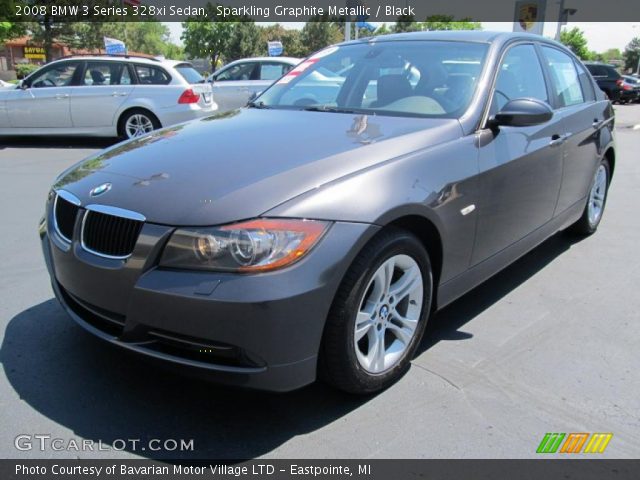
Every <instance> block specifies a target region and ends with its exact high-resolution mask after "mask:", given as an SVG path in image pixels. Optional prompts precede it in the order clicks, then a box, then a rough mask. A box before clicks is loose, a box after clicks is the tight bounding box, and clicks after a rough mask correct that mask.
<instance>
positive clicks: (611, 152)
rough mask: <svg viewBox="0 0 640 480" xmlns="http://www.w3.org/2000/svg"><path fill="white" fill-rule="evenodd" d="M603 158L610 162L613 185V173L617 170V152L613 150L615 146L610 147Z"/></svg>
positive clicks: (610, 176)
mask: <svg viewBox="0 0 640 480" xmlns="http://www.w3.org/2000/svg"><path fill="white" fill-rule="evenodd" d="M603 158H605V159H607V161H608V162H609V183H611V179H612V178H613V172H614V170H615V168H616V151H615V149H614V148H613V145H609V146H608V147H607V149H606V150H605V152H604V155H603Z"/></svg>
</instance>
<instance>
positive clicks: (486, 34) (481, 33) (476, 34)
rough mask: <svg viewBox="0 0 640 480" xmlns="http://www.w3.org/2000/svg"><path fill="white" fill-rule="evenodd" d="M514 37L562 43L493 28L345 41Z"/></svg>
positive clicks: (492, 40) (477, 40) (505, 38)
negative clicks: (497, 30)
mask: <svg viewBox="0 0 640 480" xmlns="http://www.w3.org/2000/svg"><path fill="white" fill-rule="evenodd" d="M512 39H526V40H535V41H539V42H546V43H550V44H556V45H561V44H560V43H558V42H556V41H554V40H550V39H548V38H545V37H542V36H540V35H535V34H532V33H519V32H496V31H491V30H436V31H424V32H405V33H391V34H388V35H380V36H377V37H365V38H362V39H359V40H351V41H350V42H344V43H358V42H363V41H372V40H374V41H393V40H431V41H459V42H482V43H492V42H495V41H501V42H506V41H508V40H512Z"/></svg>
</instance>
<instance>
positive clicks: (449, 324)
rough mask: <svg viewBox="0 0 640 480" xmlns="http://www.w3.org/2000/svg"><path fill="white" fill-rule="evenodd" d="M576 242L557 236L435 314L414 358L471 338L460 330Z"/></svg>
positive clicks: (569, 237)
mask: <svg viewBox="0 0 640 480" xmlns="http://www.w3.org/2000/svg"><path fill="white" fill-rule="evenodd" d="M580 240H581V238H580V237H578V236H575V235H571V234H569V233H564V232H559V233H557V234H556V235H554V236H553V237H551V238H549V239H548V240H546V241H545V242H543V243H542V244H541V245H539V246H538V247H537V248H535V249H534V250H532V251H531V252H529V253H527V254H526V255H525V256H523V257H522V258H520V259H519V260H517V261H516V262H514V263H513V264H511V265H509V266H508V267H507V268H505V269H504V270H502V271H500V272H499V273H497V274H496V275H494V276H493V277H491V278H490V279H489V280H487V281H486V282H484V283H483V284H481V285H479V286H478V287H476V288H474V289H473V290H471V291H470V292H469V293H467V294H465V295H464V296H463V297H461V298H460V299H458V300H456V301H455V302H453V303H451V304H450V305H448V306H446V307H445V308H443V309H442V310H440V311H439V312H437V313H436V314H435V315H434V316H433V317H432V318H431V320H430V321H429V324H428V325H427V330H426V332H425V336H424V338H423V340H422V343H421V344H420V346H419V347H418V351H417V352H416V356H417V355H420V354H421V353H422V352H424V351H426V350H428V349H429V348H431V347H432V346H433V345H435V344H436V343H438V342H440V341H443V340H465V339H468V338H471V337H472V335H471V334H470V333H466V332H462V331H460V328H461V327H463V326H464V325H465V324H466V323H467V322H469V321H470V320H472V319H474V318H475V317H477V316H478V315H480V314H481V313H482V312H483V311H484V310H486V309H487V308H489V307H490V306H491V305H493V304H494V303H497V302H499V301H500V300H501V299H502V297H504V296H505V295H507V294H508V293H509V292H511V291H512V290H514V289H516V288H517V287H519V286H520V285H522V284H523V283H524V282H526V281H527V280H528V279H529V278H531V277H532V276H534V275H535V274H536V273H538V272H539V271H540V270H542V269H543V268H544V267H545V266H546V265H548V264H549V263H551V262H552V261H553V260H554V259H555V258H556V257H558V256H560V255H562V254H563V253H564V252H566V251H567V250H569V248H571V245H573V244H574V243H577V242H579V241H580Z"/></svg>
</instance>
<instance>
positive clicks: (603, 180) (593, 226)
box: [568, 158, 611, 236]
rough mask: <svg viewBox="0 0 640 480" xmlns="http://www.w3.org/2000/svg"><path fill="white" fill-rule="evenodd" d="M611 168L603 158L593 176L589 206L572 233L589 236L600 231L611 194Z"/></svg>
mask: <svg viewBox="0 0 640 480" xmlns="http://www.w3.org/2000/svg"><path fill="white" fill-rule="evenodd" d="M610 172H611V167H610V166H609V162H608V161H607V159H605V158H603V159H602V160H601V161H600V164H599V165H598V168H597V169H596V172H595V174H594V175H593V181H592V182H591V187H590V188H589V195H588V196H587V204H586V205H585V207H584V210H583V212H582V216H581V217H580V219H579V220H578V221H577V222H576V223H574V224H573V225H571V226H570V227H569V228H568V231H569V232H570V233H573V234H576V235H580V236H587V235H591V234H592V233H594V232H595V231H596V230H597V229H598V225H600V221H601V220H602V215H604V208H605V206H606V204H607V196H608V193H609V181H610V179H611V173H610Z"/></svg>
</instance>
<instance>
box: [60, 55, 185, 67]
mask: <svg viewBox="0 0 640 480" xmlns="http://www.w3.org/2000/svg"><path fill="white" fill-rule="evenodd" d="M65 60H88V61H107V62H136V63H146V64H148V65H164V66H167V67H175V66H176V65H180V64H183V63H189V61H187V60H170V59H166V58H159V57H158V58H147V57H140V56H136V55H69V56H67V57H63V58H59V59H57V60H54V61H53V62H51V63H54V62H61V61H65Z"/></svg>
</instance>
